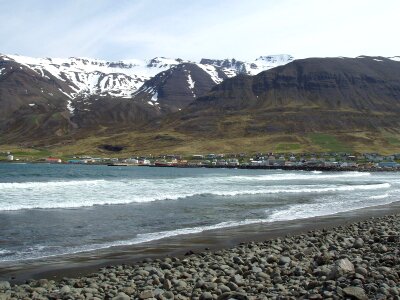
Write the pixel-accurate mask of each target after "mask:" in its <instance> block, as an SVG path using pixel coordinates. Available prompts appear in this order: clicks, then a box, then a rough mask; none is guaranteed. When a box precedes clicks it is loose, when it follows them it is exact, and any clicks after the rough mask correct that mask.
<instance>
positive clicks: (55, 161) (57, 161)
mask: <svg viewBox="0 0 400 300" xmlns="http://www.w3.org/2000/svg"><path fill="white" fill-rule="evenodd" d="M46 162H48V163H51V164H60V163H62V160H61V159H60V158H56V157H48V158H46Z"/></svg>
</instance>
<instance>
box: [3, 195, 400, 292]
mask: <svg viewBox="0 0 400 300" xmlns="http://www.w3.org/2000/svg"><path fill="white" fill-rule="evenodd" d="M399 213H400V203H399V202H397V203H393V204H391V205H385V206H377V207H371V208H367V209H360V210H355V211H350V212H346V213H340V214H335V215H331V216H323V217H315V218H309V219H302V220H293V221H285V222H274V223H261V224H253V225H246V226H240V227H234V228H229V229H223V230H211V231H205V232H202V233H200V234H190V235H183V236H177V237H170V238H166V239H162V240H158V241H154V242H150V243H144V244H140V245H135V246H129V247H113V248H109V249H106V250H101V251H97V252H88V253H80V254H77V255H69V256H61V257H53V258H48V259H45V260H38V261H32V262H29V261H26V262H23V263H20V264H14V265H8V266H7V265H6V266H3V267H2V268H1V271H0V279H1V280H3V281H7V282H9V283H10V284H11V285H14V284H17V286H14V287H12V288H11V289H9V288H8V285H7V283H3V287H1V286H2V285H0V291H1V289H3V290H2V291H1V292H0V295H3V296H0V297H3V298H0V299H9V298H10V299H11V297H15V296H17V298H19V297H22V295H26V297H28V298H29V297H33V296H36V294H38V295H40V296H44V297H48V298H54V299H56V298H58V297H61V298H64V299H95V295H96V293H97V296H98V298H99V297H100V298H108V299H112V298H114V297H117V296H118V295H119V293H123V294H121V295H120V296H121V297H120V298H116V299H129V298H124V297H125V296H127V297H132V299H133V298H135V299H136V298H138V297H139V298H140V299H149V298H153V297H155V298H157V299H172V298H173V296H174V297H175V299H189V298H192V299H217V298H218V299H228V298H229V297H231V296H232V297H231V298H234V299H247V298H246V297H250V298H252V297H253V298H254V297H255V298H254V299H258V298H259V299H263V298H265V297H266V298H276V297H278V298H279V297H283V298H282V299H287V298H293V299H295V298H300V297H303V298H310V299H319V298H321V297H323V298H333V299H335V298H338V297H339V298H342V297H344V296H346V295H348V296H351V297H355V298H356V299H367V298H374V297H375V296H376V298H378V299H386V298H388V299H389V298H396V297H398V292H400V290H399V287H400V282H399V271H400V269H399V267H400V265H399V264H398V262H397V260H398V257H399V253H398V251H399V250H398V249H399V245H400V244H399V240H398V235H399V232H400V217H399ZM327 236H328V238H327ZM357 243H358V244H357ZM254 249H257V251H256V252H254ZM379 249H380V250H379ZM271 255H272V256H274V257H275V258H269V257H270V256H271ZM325 256H326V258H324V257H325ZM235 257H236V258H235ZM318 257H322V258H318ZM205 258H206V261H207V263H205V262H204V259H205ZM221 258H222V260H221ZM386 258H387V259H388V261H387V262H386ZM320 260H321V261H320ZM372 263H373V264H372ZM166 264H167V265H168V267H166ZM390 264H391V265H390ZM217 265H218V266H217ZM342 265H343V266H344V267H345V268H349V270H347V271H343V270H339V271H337V269H338V268H339V269H340V268H341V267H342ZM379 266H381V267H383V269H379ZM299 268H300V269H301V270H302V271H299ZM324 268H325V269H324ZM357 268H359V269H360V268H363V270H362V271H360V270H358V271H359V272H358V273H357ZM371 268H372V269H371ZM364 269H365V271H364ZM335 270H336V271H337V272H339V273H340V274H339V273H338V274H336V275H334V274H333V273H335V272H336V271H335ZM341 272H342V273H343V274H342V273H341ZM360 272H361V273H360ZM385 272H386V273H388V274H389V275H390V276H389V277H387V276H386V275H387V274H386V275H385V274H384V273H385ZM259 273H262V275H260V274H259ZM364 273H365V274H364ZM257 274H258V275H257ZM277 274H278V275H279V276H278V275H277ZM260 276H261V277H260ZM335 276H336V277H335ZM371 276H372V277H371ZM377 276H378V277H377ZM111 277H112V278H111ZM114 277H115V278H117V279H116V280H114V279H115V278H114ZM276 277H279V279H278V280H276ZM67 278H74V279H67ZM113 278H114V279H113ZM30 279H33V280H30ZM39 279H45V280H39ZM378 279H379V280H378ZM27 280H28V282H29V285H26V284H25V285H24V284H23V283H24V282H25V281H27ZM37 280H39V281H37ZM110 280H111V281H110ZM388 280H389V282H386V281H388ZM93 282H95V286H97V287H98V289H97V292H95V291H94V290H93V287H92V288H91V289H92V290H91V292H88V291H86V292H85V290H84V289H85V287H86V288H89V287H90V286H93V285H94V284H93ZM100 282H102V283H104V282H107V287H100V286H101V285H100ZM199 282H200V283H199ZM304 282H307V284H306V285H304ZM373 282H374V283H373ZM231 283H232V284H233V285H232V284H231ZM18 284H19V286H18ZM21 284H22V285H21ZM229 284H231V285H229ZM371 284H372V285H371ZM222 285H223V287H222V288H221V286H222ZM229 286H230V287H229ZM382 286H383V288H382ZM353 287H354V288H353ZM346 288H347V289H346ZM35 289H36V290H35ZM37 289H38V290H37ZM235 293H236V294H235ZM353 293H356V294H357V295H356V296H354V295H352V294H353ZM163 294H165V295H164V296H163ZM7 295H8V296H7ZM124 295H125V296H124ZM224 295H225V296H226V297H225V296H224ZM229 295H230V296H229ZM235 295H236V296H235ZM88 296H89V297H88ZM91 296H93V297H94V298H93V297H92V298H91ZM147 296H149V297H147ZM7 297H8V298H7ZM85 297H86V298H85ZM146 297H147V298H146ZM171 297H172V298H171ZM177 297H178V298H177ZM185 297H186V298H185ZM224 297H225V298H224ZM385 297H386V298H385ZM38 299H39V298H38Z"/></svg>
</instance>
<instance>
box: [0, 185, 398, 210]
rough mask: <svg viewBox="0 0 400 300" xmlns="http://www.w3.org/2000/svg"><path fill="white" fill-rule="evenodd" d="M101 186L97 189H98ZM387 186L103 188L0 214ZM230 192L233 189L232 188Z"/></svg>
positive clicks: (26, 202)
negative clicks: (197, 197)
mask: <svg viewBox="0 0 400 300" xmlns="http://www.w3.org/2000/svg"><path fill="white" fill-rule="evenodd" d="M100 186H101V185H100ZM390 186H391V185H390V184H389V183H378V184H363V185H341V186H338V185H333V186H332V185H328V186H324V187H319V186H315V185H307V186H305V185H301V186H272V187H269V188H265V187H259V186H258V187H254V188H252V189H243V190H230V189H224V190H219V191H209V188H208V187H207V186H206V187H200V188H198V190H197V191H196V190H194V191H193V189H195V188H196V187H193V189H192V188H186V189H184V190H179V189H174V188H172V189H171V188H170V189H166V190H163V189H160V190H159V191H157V190H144V191H142V192H140V191H136V194H131V193H130V192H133V191H135V189H134V190H128V191H126V190H122V191H121V190H118V189H116V188H114V189H111V190H110V188H109V187H107V190H106V191H104V190H102V189H101V188H97V187H96V188H95V189H92V190H90V191H87V194H88V195H90V196H86V197H82V190H81V189H76V190H74V191H72V190H67V191H63V192H62V193H61V194H55V196H54V197H53V198H47V200H43V199H42V198H43V196H42V194H41V193H38V199H39V200H38V201H35V200H34V199H33V200H32V199H21V200H20V201H19V202H18V203H14V202H12V201H8V202H7V201H3V202H2V203H0V211H14V210H23V209H68V208H69V209H73V208H81V207H92V206H99V205H121V204H131V203H146V202H153V201H163V200H181V199H187V198H190V197H194V196H205V197H207V196H225V197H233V196H245V195H260V194H265V195H268V194H303V193H330V192H347V191H356V190H377V189H385V188H389V187H390ZM232 188H233V187H232ZM63 197H64V198H65V199H64V200H63V201H58V200H56V199H57V198H63Z"/></svg>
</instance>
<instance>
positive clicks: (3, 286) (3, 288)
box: [0, 281, 11, 291]
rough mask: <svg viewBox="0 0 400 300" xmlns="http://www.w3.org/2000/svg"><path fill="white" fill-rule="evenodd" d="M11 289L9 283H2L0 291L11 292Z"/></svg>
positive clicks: (0, 283)
mask: <svg viewBox="0 0 400 300" xmlns="http://www.w3.org/2000/svg"><path fill="white" fill-rule="evenodd" d="M10 288H11V286H10V283H9V282H8V281H0V291H4V290H9V289H10Z"/></svg>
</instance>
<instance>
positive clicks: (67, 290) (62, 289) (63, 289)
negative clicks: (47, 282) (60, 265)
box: [60, 285, 71, 294]
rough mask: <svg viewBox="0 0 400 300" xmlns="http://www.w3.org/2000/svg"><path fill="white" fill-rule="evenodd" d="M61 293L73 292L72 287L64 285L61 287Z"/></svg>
mask: <svg viewBox="0 0 400 300" xmlns="http://www.w3.org/2000/svg"><path fill="white" fill-rule="evenodd" d="M60 293H61V294H69V293H71V287H70V286H69V285H64V286H63V287H62V288H61V289H60Z"/></svg>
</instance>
